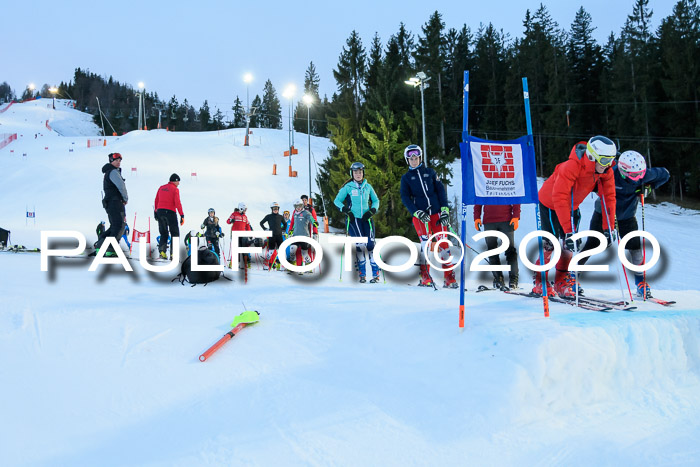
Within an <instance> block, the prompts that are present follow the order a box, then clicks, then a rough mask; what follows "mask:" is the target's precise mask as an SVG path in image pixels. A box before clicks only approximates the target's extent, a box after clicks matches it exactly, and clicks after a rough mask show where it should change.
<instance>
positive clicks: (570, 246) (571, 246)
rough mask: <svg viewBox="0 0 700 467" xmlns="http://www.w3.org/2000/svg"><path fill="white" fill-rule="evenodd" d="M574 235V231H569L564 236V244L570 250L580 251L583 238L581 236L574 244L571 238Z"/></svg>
mask: <svg viewBox="0 0 700 467" xmlns="http://www.w3.org/2000/svg"><path fill="white" fill-rule="evenodd" d="M573 236H574V233H568V234H566V235H565V236H564V246H565V247H566V249H567V250H569V251H578V250H579V248H580V247H581V239H580V238H579V239H578V240H576V242H575V243H576V245H574V241H573V240H572V239H571V237H573Z"/></svg>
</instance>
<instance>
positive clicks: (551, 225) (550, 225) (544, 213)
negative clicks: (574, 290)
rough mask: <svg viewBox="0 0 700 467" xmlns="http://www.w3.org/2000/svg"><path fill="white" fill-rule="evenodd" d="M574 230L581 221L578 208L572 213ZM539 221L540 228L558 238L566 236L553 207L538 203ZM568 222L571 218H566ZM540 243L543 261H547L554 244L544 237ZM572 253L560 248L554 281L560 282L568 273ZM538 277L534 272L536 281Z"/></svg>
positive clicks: (561, 238) (576, 229)
mask: <svg viewBox="0 0 700 467" xmlns="http://www.w3.org/2000/svg"><path fill="white" fill-rule="evenodd" d="M573 217H574V219H573V221H574V229H573V230H574V232H576V231H578V225H579V223H580V222H581V211H580V210H578V209H577V210H575V211H574V215H573ZM540 221H541V223H542V230H544V231H546V232H549V233H551V234H554V236H555V237H557V238H558V239H560V240H563V239H564V238H565V236H566V234H565V232H564V229H563V228H562V226H561V223H560V222H559V217H557V212H556V211H555V210H554V209H549V208H548V207H547V206H545V205H544V204H542V203H540ZM567 221H568V222H571V220H569V219H567ZM542 245H543V247H544V250H545V252H544V258H545V259H544V262H545V263H547V262H548V261H549V257H550V256H551V254H552V251H553V250H554V245H552V243H551V242H550V241H549V240H547V239H546V238H543V239H542ZM572 255H573V253H572V252H571V251H569V250H568V249H566V248H563V249H562V252H561V257H560V258H559V261H558V262H557V265H556V277H555V279H554V280H555V282H560V281H562V280H564V279H565V277H566V276H567V275H568V274H569V262H571V257H572ZM537 264H540V260H539V258H538V259H537ZM546 274H547V273H546V272H545V277H546ZM539 278H540V274H539V273H535V280H536V281H538V280H539Z"/></svg>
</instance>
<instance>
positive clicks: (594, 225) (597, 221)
mask: <svg viewBox="0 0 700 467" xmlns="http://www.w3.org/2000/svg"><path fill="white" fill-rule="evenodd" d="M588 229H589V230H595V231H597V232H600V233H603V214H602V213H600V212H598V211H594V212H593V216H592V217H591V225H590V226H589V228H588ZM635 230H639V225H638V224H637V218H636V217H630V218H629V219H622V220H620V219H618V221H617V234H618V235H619V236H620V238H622V237H624V236H625V235H627V234H628V233H630V232H633V231H635ZM598 245H600V241H599V240H598V239H597V238H595V237H588V239H587V240H586V245H585V246H584V247H583V250H581V251H587V250H592V249H593V248H595V247H597V246H598ZM608 246H609V245H608ZM640 248H642V242H641V239H640V238H639V237H634V238H633V239H631V240H630V241H629V242H627V245H626V246H625V249H627V250H639V249H640ZM589 258H590V256H588V257H586V258H583V259H582V260H581V261H579V264H586V262H587V261H588V259H589Z"/></svg>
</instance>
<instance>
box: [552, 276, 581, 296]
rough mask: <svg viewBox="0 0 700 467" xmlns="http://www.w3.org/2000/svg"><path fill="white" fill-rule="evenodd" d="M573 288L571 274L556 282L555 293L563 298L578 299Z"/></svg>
mask: <svg viewBox="0 0 700 467" xmlns="http://www.w3.org/2000/svg"><path fill="white" fill-rule="evenodd" d="M573 286H574V279H573V278H572V277H571V274H564V275H562V277H560V278H559V279H557V280H556V281H555V282H554V291H555V292H556V293H557V294H558V295H559V297H561V298H576V292H574V290H573Z"/></svg>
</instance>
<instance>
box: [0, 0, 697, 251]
mask: <svg viewBox="0 0 700 467" xmlns="http://www.w3.org/2000/svg"><path fill="white" fill-rule="evenodd" d="M653 19H654V18H653V11H652V10H651V9H650V8H649V6H648V0H636V1H635V3H634V6H633V8H632V11H631V12H630V13H629V15H628V16H627V19H626V21H625V23H624V24H623V25H622V26H621V28H620V29H619V31H617V32H611V33H610V35H609V36H608V38H607V40H606V41H605V43H598V42H597V41H596V40H595V39H594V38H593V32H594V31H595V30H596V25H595V19H594V18H592V17H591V15H590V14H589V13H588V12H587V11H586V10H585V9H584V8H583V7H581V8H580V9H579V10H578V11H577V13H576V15H575V18H574V19H573V22H572V23H571V24H570V25H569V26H568V27H566V26H561V25H559V24H558V23H557V22H555V21H554V20H553V19H552V17H551V15H550V13H549V11H548V9H547V7H546V6H544V5H540V7H539V8H538V9H537V10H536V11H528V12H527V13H526V16H525V18H524V19H523V23H522V24H523V26H522V28H523V29H522V32H521V34H520V35H519V36H517V37H511V36H510V35H509V34H506V33H504V31H503V30H501V29H498V27H497V25H494V24H491V23H489V24H481V25H480V26H479V27H478V29H477V30H475V31H473V30H471V29H470V28H469V27H467V26H466V25H464V26H462V27H461V28H458V29H455V28H446V26H445V21H444V18H443V17H442V15H441V14H440V13H439V12H438V11H435V12H434V13H433V14H432V15H431V16H430V17H429V18H428V20H427V21H426V22H425V23H424V25H423V26H422V27H421V30H420V31H419V32H416V33H414V32H411V31H408V30H407V29H406V28H405V26H404V25H403V23H401V24H400V25H399V27H398V31H396V33H395V34H393V35H391V36H390V37H388V38H381V37H379V36H378V35H377V34H375V35H374V37H372V38H371V39H370V40H369V41H367V38H365V41H363V39H362V38H361V37H360V36H359V35H358V33H357V32H356V31H352V32H350V33H349V36H348V38H347V40H346V43H345V46H344V47H343V48H342V50H341V51H340V54H339V58H338V63H337V65H336V67H335V69H334V70H333V76H334V78H335V81H336V86H337V90H336V92H335V93H334V94H333V95H332V97H331V98H330V99H329V98H328V97H327V96H325V97H323V98H321V96H320V95H319V76H318V74H317V71H316V67H315V65H314V63H313V62H311V63H310V64H309V66H308V68H307V69H306V73H305V77H304V93H308V94H311V95H313V96H314V97H315V100H316V102H317V103H318V104H317V105H314V106H312V107H311V108H310V109H308V110H307V107H306V106H305V105H304V104H303V103H301V102H300V103H299V105H297V107H296V109H295V110H294V116H293V119H294V128H295V129H296V130H297V131H299V132H302V133H306V132H307V111H308V112H309V114H308V118H309V119H310V121H311V134H313V135H317V136H327V137H329V138H330V139H331V141H332V143H333V144H334V148H333V149H332V150H331V154H330V157H325V156H326V155H315V157H316V158H317V160H318V161H319V165H318V176H317V181H318V183H319V186H320V188H321V192H322V193H320V194H317V195H316V196H315V198H316V199H315V202H316V206H317V209H318V210H319V211H321V212H319V214H324V213H323V212H322V211H323V208H322V207H321V206H323V204H324V203H323V202H322V201H325V205H326V207H327V209H328V212H327V213H326V214H327V215H328V216H329V218H330V219H331V224H332V225H335V226H342V225H343V224H342V223H343V222H344V216H342V215H341V214H340V212H338V211H337V210H336V209H335V207H334V206H332V200H333V198H335V194H336V193H337V192H338V190H339V188H340V187H341V186H342V185H343V184H344V183H345V182H346V181H347V180H348V179H349V178H350V176H349V172H348V170H349V167H350V164H352V163H353V162H355V161H359V162H362V163H364V164H365V166H366V170H365V175H366V178H367V179H368V181H369V182H370V183H371V184H372V185H373V187H374V188H375V190H376V192H377V195H378V196H379V198H380V203H381V205H380V209H379V212H378V214H377V216H376V219H377V221H376V222H375V225H376V226H377V235H378V236H386V235H390V234H391V235H404V236H406V237H409V238H410V237H415V232H413V229H412V228H410V214H409V213H408V212H407V210H406V209H405V208H404V206H403V205H402V203H401V200H400V194H399V184H400V179H401V175H403V173H405V171H406V162H405V161H404V158H403V149H404V148H405V146H406V145H408V144H411V143H414V144H420V145H421V146H422V144H423V141H422V123H421V97H420V91H419V90H418V89H417V88H414V87H412V86H409V85H406V84H405V83H404V81H406V80H407V79H409V78H411V77H413V76H415V75H416V73H418V72H423V73H425V74H426V75H427V76H428V77H429V78H430V82H429V85H430V87H429V88H427V89H426V90H425V96H424V97H425V118H426V135H427V136H426V140H427V148H424V149H425V150H426V151H427V154H428V158H429V160H430V166H431V167H433V168H434V169H435V170H436V171H437V172H438V174H439V175H440V176H441V178H443V179H444V180H445V182H448V180H449V179H450V176H454V175H457V176H458V174H450V173H449V166H450V163H452V162H453V161H454V160H455V159H457V158H459V143H460V141H461V136H462V79H463V71H464V70H468V71H469V72H470V94H469V131H470V133H471V134H472V135H474V136H478V137H481V138H488V139H497V140H508V139H515V138H517V137H519V136H522V135H523V134H525V133H526V128H525V114H524V106H523V96H522V84H521V78H522V77H527V78H528V82H529V91H530V101H531V112H532V124H533V133H534V140H535V145H536V154H537V164H538V174H539V175H541V176H545V177H546V176H548V175H550V174H551V173H552V171H553V170H554V167H555V166H556V164H558V163H560V162H563V161H564V160H565V159H566V158H567V157H568V155H569V151H570V149H571V147H572V146H573V145H574V144H575V143H577V142H578V141H582V140H587V139H588V138H590V137H591V136H593V135H596V134H602V135H605V136H608V137H610V138H611V139H613V140H614V141H615V142H616V143H617V144H618V148H619V150H620V151H624V150H630V149H632V150H636V151H638V152H640V153H641V154H643V155H644V156H645V157H646V158H647V163H648V165H649V166H663V167H666V168H667V169H668V170H669V172H670V173H671V180H670V181H669V183H668V184H666V185H665V186H664V187H662V189H661V190H659V192H658V193H656V194H657V195H658V196H659V197H660V198H662V199H673V200H675V201H676V202H683V201H684V199H685V201H688V198H690V199H691V201H692V200H698V199H700V150H698V149H697V147H698V143H700V121H699V120H698V115H700V113H699V108H698V106H699V104H700V99H699V96H698V94H699V92H700V8H699V7H698V3H697V0H680V1H678V2H677V3H676V4H675V5H674V7H673V11H672V14H671V15H669V16H668V17H666V18H662V19H661V20H660V21H658V22H657V21H652V20H653ZM652 23H653V24H657V25H658V26H657V27H655V28H654V27H653V26H652ZM58 89H59V91H58V95H59V96H60V97H66V98H71V99H74V100H75V101H76V107H77V108H79V109H80V110H84V111H87V112H90V113H92V114H94V115H95V121H96V122H97V123H98V125H99V124H100V121H99V115H98V109H97V100H96V97H97V98H99V101H100V104H101V110H102V112H103V114H104V116H105V117H107V120H108V123H109V125H108V123H105V132H106V133H107V134H112V133H113V132H114V133H118V134H121V133H123V132H126V131H131V130H133V129H136V126H137V123H136V118H135V116H136V112H137V106H138V97H136V96H135V92H134V89H133V88H132V87H131V86H128V85H124V84H120V83H119V82H117V81H115V80H113V78H112V77H109V78H104V77H101V76H99V75H96V74H93V73H90V72H89V71H87V70H81V69H80V68H78V69H76V70H75V75H74V76H73V80H72V81H71V82H69V83H61V84H60V86H58ZM36 94H40V95H42V96H43V97H50V93H49V91H48V86H47V85H44V87H43V88H42V89H41V90H40V91H38V92H37V93H36ZM14 97H15V96H14V93H13V92H12V90H11V89H10V88H9V86H8V85H7V83H2V84H0V100H5V101H8V100H11V99H13V98H14ZM31 97H34V94H33V93H32V92H30V91H28V90H26V91H25V93H24V95H23V96H22V98H23V99H26V98H31ZM243 97H244V98H245V96H243ZM145 101H146V106H145V108H146V124H147V126H148V128H156V127H157V125H158V119H159V113H160V119H161V126H162V127H163V128H166V127H167V128H168V129H169V130H171V131H210V130H218V129H224V128H240V127H245V124H246V122H245V120H246V118H245V110H246V109H245V103H244V102H241V99H240V98H239V97H238V96H236V98H235V104H234V105H233V107H232V108H231V109H230V110H229V109H225V113H224V112H222V110H221V109H216V111H212V110H211V109H210V108H209V106H208V104H207V102H206V101H205V102H204V104H203V105H202V106H201V108H200V109H198V110H196V109H195V108H194V107H193V106H191V105H190V104H189V103H188V101H187V99H184V100H183V101H182V102H179V101H178V99H177V98H176V97H175V96H172V97H171V98H170V99H161V98H160V97H159V96H158V94H157V93H146V94H145ZM251 107H253V108H255V113H254V115H253V116H252V117H251V127H254V128H255V127H260V128H282V122H283V118H284V119H286V118H287V117H286V115H285V116H283V115H282V105H281V104H280V99H279V96H278V95H277V91H276V90H275V88H274V86H273V85H272V83H271V82H270V80H268V81H267V82H266V83H265V86H264V92H263V95H262V96H259V95H256V96H254V97H252V96H251ZM321 159H325V160H324V161H323V162H321ZM321 194H322V196H321ZM322 198H323V200H322ZM450 202H451V203H455V202H456V200H450ZM453 207H454V206H453ZM319 208H320V209H319Z"/></svg>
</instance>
